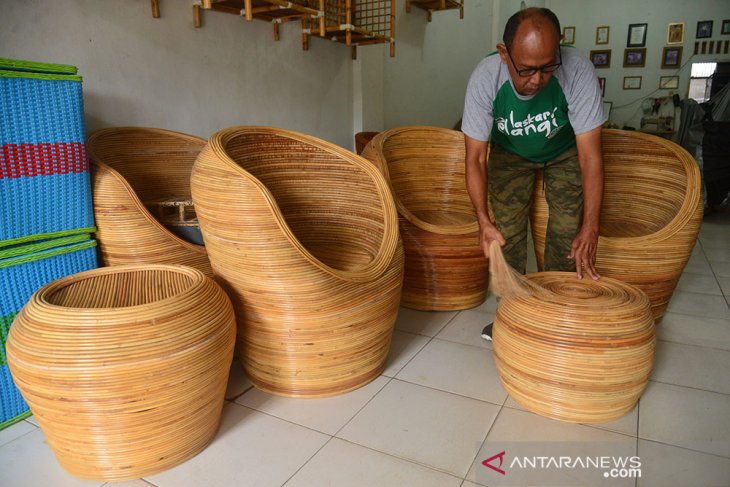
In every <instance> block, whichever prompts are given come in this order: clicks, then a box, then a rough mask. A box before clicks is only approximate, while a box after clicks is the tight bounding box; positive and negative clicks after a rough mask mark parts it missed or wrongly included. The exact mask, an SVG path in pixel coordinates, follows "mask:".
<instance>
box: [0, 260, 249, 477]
mask: <svg viewBox="0 0 730 487" xmlns="http://www.w3.org/2000/svg"><path fill="white" fill-rule="evenodd" d="M234 340H235V319H234V316H233V307H232V306H231V302H230V300H229V299H228V297H227V296H226V295H225V293H224V292H223V291H222V290H221V288H220V287H219V286H218V285H217V284H215V283H214V282H213V280H211V279H210V278H207V277H205V275H204V274H203V273H202V272H201V271H199V270H196V269H193V268H190V267H183V266H169V265H150V266H141V265H135V266H114V267H106V268H102V269H96V270H92V271H87V272H82V273H79V274H74V275H72V276H68V277H65V278H61V279H59V280H57V281H53V282H51V283H50V284H47V285H46V286H44V287H42V288H41V289H40V290H39V291H37V292H36V293H35V294H34V295H33V296H32V297H31V299H30V301H29V302H28V303H27V304H26V305H25V307H24V308H23V310H22V311H21V312H20V313H19V314H18V316H17V318H16V320H15V322H14V323H13V326H12V327H11V329H10V336H9V338H8V344H7V351H8V363H9V364H10V370H11V372H12V374H13V377H14V379H15V382H16V383H17V385H18V388H19V389H20V391H21V393H22V394H23V397H24V398H25V400H26V401H27V402H28V405H29V406H30V408H31V410H32V411H33V414H34V415H35V417H36V419H37V420H38V423H39V425H40V427H41V429H42V430H43V432H44V433H45V436H46V439H47V440H48V445H49V446H50V447H51V449H52V450H53V452H54V453H55V455H56V458H57V459H58V461H59V463H60V464H61V465H62V466H63V467H64V468H65V469H66V470H68V471H69V472H70V473H72V474H73V475H76V476H78V477H82V478H88V479H96V480H114V481H120V480H129V479H136V478H139V477H143V476H145V475H151V474H153V473H157V472H160V471H162V470H165V469H167V468H171V467H173V466H175V465H177V464H179V463H181V462H183V461H185V460H187V459H188V458H190V457H192V456H194V455H196V454H197V453H199V452H200V451H201V450H202V449H203V448H205V446H206V445H207V444H208V443H209V442H210V441H211V439H212V438H213V436H214V435H215V433H216V431H217V429H218V424H219V421H220V415H221V410H222V407H223V400H224V395H225V390H226V384H227V380H228V371H229V367H230V364H231V361H232V359H233V345H234Z"/></svg>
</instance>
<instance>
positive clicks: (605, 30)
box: [563, 19, 730, 96]
mask: <svg viewBox="0 0 730 487" xmlns="http://www.w3.org/2000/svg"><path fill="white" fill-rule="evenodd" d="M714 23H715V22H714V21H713V20H701V21H699V22H697V25H696V28H695V39H707V38H711V37H712V36H713V27H714ZM648 31H649V24H648V22H640V23H632V24H629V26H628V30H627V32H626V47H625V48H624V52H623V63H622V67H623V68H644V67H646V66H647V65H648V63H649V58H648V54H647V47H646V39H647V32H648ZM685 32H686V24H685V22H670V23H669V24H667V34H666V43H665V46H663V47H662V53H661V59H660V64H659V66H660V69H668V70H669V69H671V70H675V71H678V70H679V69H681V68H682V57H683V47H684V44H685V41H686V39H685ZM719 34H720V35H729V36H730V19H725V20H723V21H722V23H721V28H720V32H719ZM575 38H576V28H575V26H566V27H564V28H563V42H564V43H566V44H575ZM610 40H611V26H609V25H599V26H597V27H596V33H595V45H596V46H597V47H598V46H607V45H608V44H609V43H610ZM729 46H730V39H729V40H725V41H723V40H718V41H715V42H713V41H708V42H705V41H702V42H701V43H700V42H697V41H696V42H695V54H700V53H701V54H705V52H707V53H708V54H713V53H715V54H719V53H721V52H722V50H723V48H724V50H725V54H727V53H728V47H729ZM708 48H709V49H708ZM611 57H612V50H611V49H609V48H606V47H603V48H598V49H593V50H591V51H590V53H589V59H590V61H591V63H593V66H594V67H595V68H596V69H607V68H610V67H611ZM598 83H599V87H600V90H601V94H602V95H604V96H605V93H606V77H600V76H599V78H598ZM641 86H642V76H633V75H632V76H624V79H623V89H625V90H636V89H641ZM658 88H659V89H660V90H677V89H679V75H678V74H676V73H675V74H673V75H669V76H660V78H659V86H658Z"/></svg>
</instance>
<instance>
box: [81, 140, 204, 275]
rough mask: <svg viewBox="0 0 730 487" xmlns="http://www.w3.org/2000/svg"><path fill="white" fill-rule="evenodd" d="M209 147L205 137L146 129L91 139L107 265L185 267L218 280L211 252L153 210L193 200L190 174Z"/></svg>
mask: <svg viewBox="0 0 730 487" xmlns="http://www.w3.org/2000/svg"><path fill="white" fill-rule="evenodd" d="M204 146H205V140H203V139H201V138H199V137H195V136H192V135H187V134H182V133H179V132H172V131H169V130H161V129H155V128H144V127H117V128H107V129H102V130H98V131H96V132H94V133H92V134H91V135H90V136H89V138H88V141H87V147H88V151H89V157H90V159H91V161H92V191H93V197H94V218H95V219H96V225H97V228H98V231H97V234H96V237H97V239H98V240H99V254H100V256H101V259H102V261H103V262H104V264H105V265H120V264H182V265H188V266H191V267H194V268H196V269H199V270H201V271H202V272H204V273H205V274H206V275H212V270H211V268H210V263H209V262H208V256H207V253H206V251H205V247H204V246H202V245H196V244H194V243H191V242H189V241H187V240H184V239H183V238H181V237H179V236H177V235H176V234H175V233H174V232H172V231H171V230H170V229H169V228H167V227H166V226H165V225H163V224H162V223H161V222H160V220H159V219H158V217H156V216H153V214H152V213H151V212H150V209H149V208H148V206H149V205H151V204H153V203H154V202H160V201H164V200H173V199H177V200H184V199H190V171H191V170H192V167H193V163H194V162H195V158H196V157H197V156H198V154H199V153H200V151H201V149H202V148H203V147H204Z"/></svg>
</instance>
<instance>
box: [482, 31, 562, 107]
mask: <svg viewBox="0 0 730 487" xmlns="http://www.w3.org/2000/svg"><path fill="white" fill-rule="evenodd" d="M558 43H559V39H558V36H557V33H556V32H555V29H554V28H553V27H552V25H551V24H549V23H547V22H542V23H538V24H537V25H536V24H535V23H534V22H533V20H532V19H525V20H524V21H523V22H522V23H521V24H520V26H519V27H518V28H517V33H516V34H515V38H514V41H513V42H512V46H511V47H510V49H507V46H505V45H504V44H497V50H498V51H499V56H500V58H501V59H502V62H503V63H504V64H506V65H507V69H508V70H509V74H510V76H511V77H512V82H513V83H514V86H515V89H516V90H517V92H518V93H519V94H521V95H526V96H530V95H534V94H536V93H537V92H539V91H540V90H541V89H543V88H544V87H545V85H546V84H547V83H548V81H550V78H551V77H552V75H553V73H552V72H544V71H542V69H545V68H546V67H547V69H548V70H549V69H550V66H551V65H553V66H554V65H555V64H556V63H558V62H560V57H559V53H558ZM530 70H531V71H533V72H532V73H531V74H530V73H527V75H522V74H525V73H524V72H525V71H530ZM520 72H523V73H522V74H520Z"/></svg>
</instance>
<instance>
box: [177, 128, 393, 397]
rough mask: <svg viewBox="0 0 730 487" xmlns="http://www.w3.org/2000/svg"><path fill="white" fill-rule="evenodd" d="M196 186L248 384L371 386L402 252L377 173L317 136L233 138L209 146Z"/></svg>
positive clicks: (247, 133) (224, 134)
mask: <svg viewBox="0 0 730 487" xmlns="http://www.w3.org/2000/svg"><path fill="white" fill-rule="evenodd" d="M191 186H192V191H193V201H194V203H195V207H196V209H197V213H198V218H199V219H200V225H201V229H202V231H203V235H204V236H205V242H206V247H207V249H208V255H209V257H210V261H211V264H212V266H213V272H214V273H215V275H216V278H217V280H218V281H219V282H220V283H222V284H223V285H224V287H225V288H226V290H227V291H228V292H229V295H230V296H231V299H232V300H233V304H234V308H235V309H236V315H237V321H238V355H239V357H240V359H241V362H242V364H243V366H244V368H245V370H246V372H247V374H248V375H249V377H250V379H251V381H252V382H253V383H254V384H255V385H256V386H257V387H259V388H261V389H263V390H266V391H269V392H272V393H274V394H280V395H287V396H300V397H316V396H328V395H334V394H338V393H342V392H345V391H348V390H352V389H355V388H357V387H360V386H362V385H364V384H366V383H367V382H369V381H371V380H372V379H374V378H375V377H377V376H378V375H379V374H380V372H381V371H382V369H383V367H384V365H385V360H386V358H387V355H388V350H389V347H390V340H391V335H392V331H393V327H394V324H395V318H396V315H397V312H398V303H399V300H400V291H401V285H402V278H403V251H402V246H401V245H400V242H399V238H398V221H397V216H396V210H395V205H394V204H393V200H392V198H391V196H390V192H389V191H388V186H387V183H386V182H385V180H384V179H383V177H382V175H380V173H378V171H377V170H376V169H375V167H373V166H372V165H371V164H370V163H368V162H367V161H366V160H365V159H362V158H361V157H359V156H357V155H355V154H353V153H352V152H350V151H347V150H345V149H342V148H340V147H338V146H335V145H333V144H330V143H327V142H325V141H322V140H319V139H316V138H314V137H310V136H306V135H303V134H299V133H296V132H292V131H287V130H279V129H274V128H267V127H232V128H229V129H225V130H222V131H220V132H218V133H216V134H214V135H213V136H211V138H210V139H209V142H208V145H207V146H206V148H205V149H204V150H203V152H201V154H200V156H199V157H198V160H197V161H196V163H195V166H194V168H193V175H192V179H191Z"/></svg>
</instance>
